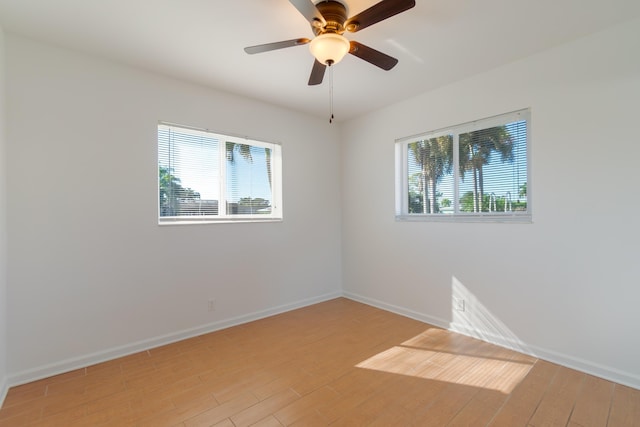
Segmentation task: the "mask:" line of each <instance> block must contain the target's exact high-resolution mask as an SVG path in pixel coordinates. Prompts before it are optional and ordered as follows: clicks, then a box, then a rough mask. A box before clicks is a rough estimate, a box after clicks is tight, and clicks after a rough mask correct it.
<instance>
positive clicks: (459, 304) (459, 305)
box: [453, 298, 465, 311]
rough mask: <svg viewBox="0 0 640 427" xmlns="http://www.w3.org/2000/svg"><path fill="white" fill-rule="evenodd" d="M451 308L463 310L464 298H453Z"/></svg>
mask: <svg viewBox="0 0 640 427" xmlns="http://www.w3.org/2000/svg"><path fill="white" fill-rule="evenodd" d="M453 309H454V310H456V311H464V310H465V306H464V300H463V299H460V298H453Z"/></svg>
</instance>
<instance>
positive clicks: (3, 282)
mask: <svg viewBox="0 0 640 427" xmlns="http://www.w3.org/2000/svg"><path fill="white" fill-rule="evenodd" d="M4 75H5V61H4V31H3V30H2V27H0V405H2V402H3V401H4V397H5V395H6V393H7V387H8V382H7V189H6V178H7V163H6V160H5V159H6V158H5V146H6V143H5V91H4Z"/></svg>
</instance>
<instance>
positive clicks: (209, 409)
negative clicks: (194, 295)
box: [0, 298, 640, 427]
mask: <svg viewBox="0 0 640 427" xmlns="http://www.w3.org/2000/svg"><path fill="white" fill-rule="evenodd" d="M250 425H253V426H258V427H282V426H304V427H313V426H327V425H331V426H333V427H340V426H343V427H353V426H371V427H375V426H383V427H390V426H412V425H414V426H421V427H424V426H438V427H442V426H448V427H456V426H472V427H481V426H492V427H500V426H504V427H514V426H516V427H517V426H529V427H539V426H546V425H563V426H565V425H567V426H570V427H588V426H593V427H605V426H607V427H622V426H623V427H628V426H639V427H640V390H636V389H632V388H629V387H625V386H622V385H619V384H614V383H612V382H610V381H606V380H602V379H599V378H595V377H592V376H590V375H586V374H583V373H580V372H576V371H573V370H570V369H567V368H564V367H561V366H558V365H555V364H553V363H549V362H545V361H542V360H537V359H536V358H534V357H532V356H528V355H525V354H522V353H517V352H514V351H512V350H508V349H505V348H502V347H497V346H494V345H491V344H488V343H486V342H482V341H479V340H477V339H474V338H470V337H467V336H463V335H459V334H456V333H453V332H451V331H447V330H444V329H440V328H437V327H434V326H431V325H428V324H425V323H422V322H419V321H417V320H413V319H409V318H406V317H403V316H399V315H396V314H393V313H389V312H386V311H384V310H380V309H377V308H374V307H371V306H367V305H364V304H360V303H357V302H354V301H351V300H348V299H344V298H337V299H334V300H331V301H327V302H323V303H320V304H315V305H311V306H308V307H304V308H301V309H297V310H293V311H290V312H287V313H282V314H278V315H276V316H272V317H269V318H266V319H262V320H259V321H255V322H250V323H247V324H243V325H238V326H235V327H232V328H228V329H224V330H220V331H216V332H213V333H210V334H205V335H202V336H198V337H194V338H190V339H186V340H184V341H180V342H177V343H173V344H169V345H165V346H161V347H158V348H153V349H150V350H146V351H141V352H138V353H135V354H131V355H129V356H126V357H122V358H119V359H115V360H111V361H108V362H105V363H100V364H96V365H92V366H88V367H86V368H81V369H77V370H74V371H72V372H69V373H65V374H61V375H57V376H54V377H51V378H45V379H42V380H39V381H34V382H32V383H29V384H25V385H21V386H18V387H13V388H11V389H10V390H9V393H8V395H7V397H6V399H5V402H4V405H3V407H2V408H0V427H45V426H46V427H51V426H53V427H55V426H64V427H80V426H81V427H87V426H91V427H94V426H95V427H129V426H130V427H143V426H154V427H162V426H169V427H194V426H217V427H240V426H250Z"/></svg>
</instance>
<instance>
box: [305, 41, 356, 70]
mask: <svg viewBox="0 0 640 427" xmlns="http://www.w3.org/2000/svg"><path fill="white" fill-rule="evenodd" d="M349 48H350V44H349V40H347V38H346V37H344V36H341V35H340V34H336V33H324V34H320V35H319V36H317V37H316V38H314V39H313V40H311V43H309V50H310V51H311V54H312V55H313V56H314V57H315V58H316V59H317V60H318V62H320V63H321V64H327V65H333V64H337V63H338V62H340V61H341V60H342V58H344V56H345V55H346V54H347V53H348V52H349Z"/></svg>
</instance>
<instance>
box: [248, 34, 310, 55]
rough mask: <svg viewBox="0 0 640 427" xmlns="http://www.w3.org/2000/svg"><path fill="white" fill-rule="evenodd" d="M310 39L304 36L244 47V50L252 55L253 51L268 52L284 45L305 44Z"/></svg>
mask: <svg viewBox="0 0 640 427" xmlns="http://www.w3.org/2000/svg"><path fill="white" fill-rule="evenodd" d="M310 41H311V40H309V39H305V38H302V39H292V40H285V41H281V42H275V43H267V44H259V45H256V46H249V47H245V48H244V51H245V52H247V53H248V54H250V55H253V54H254V53H262V52H268V51H270V50H276V49H283V48H285V47H293V46H299V45H301V44H307V43H309V42H310Z"/></svg>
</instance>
